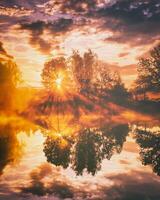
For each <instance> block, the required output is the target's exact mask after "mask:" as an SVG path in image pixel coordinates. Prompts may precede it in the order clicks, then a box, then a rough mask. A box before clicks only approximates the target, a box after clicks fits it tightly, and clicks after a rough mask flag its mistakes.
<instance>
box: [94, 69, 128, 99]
mask: <svg viewBox="0 0 160 200" xmlns="http://www.w3.org/2000/svg"><path fill="white" fill-rule="evenodd" d="M94 86H95V88H94V90H95V93H96V94H98V95H99V97H100V98H104V99H109V100H112V101H114V102H116V103H124V102H126V100H128V97H129V92H128V91H127V89H126V88H125V86H124V84H123V83H122V80H121V77H120V75H119V73H118V72H113V71H111V70H110V69H108V68H107V67H105V66H104V67H103V66H102V67H101V66H100V67H99V70H98V75H97V79H96V81H95V84H94Z"/></svg>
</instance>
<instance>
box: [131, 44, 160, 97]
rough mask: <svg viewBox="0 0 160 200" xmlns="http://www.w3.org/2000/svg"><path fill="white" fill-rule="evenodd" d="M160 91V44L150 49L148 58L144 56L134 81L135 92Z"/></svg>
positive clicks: (144, 94) (144, 93)
mask: <svg viewBox="0 0 160 200" xmlns="http://www.w3.org/2000/svg"><path fill="white" fill-rule="evenodd" d="M150 91H151V92H160V44H158V45H157V46H156V47H155V48H153V49H152V50H151V51H150V56H149V57H148V58H142V59H140V61H139V65H138V77H137V80H136V81H135V83H134V92H135V93H136V94H143V96H144V99H145V98H146V93H147V92H150Z"/></svg>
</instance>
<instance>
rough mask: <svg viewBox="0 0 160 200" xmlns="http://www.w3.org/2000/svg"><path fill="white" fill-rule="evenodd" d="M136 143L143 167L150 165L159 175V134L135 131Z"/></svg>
mask: <svg viewBox="0 0 160 200" xmlns="http://www.w3.org/2000/svg"><path fill="white" fill-rule="evenodd" d="M136 142H137V143H138V144H139V146H140V148H141V149H140V157H141V161H142V164H143V165H150V166H151V167H152V169H153V171H154V172H155V173H156V174H157V175H160V132H151V131H147V130H139V129H137V135H136Z"/></svg>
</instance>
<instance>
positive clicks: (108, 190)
mask: <svg viewBox="0 0 160 200" xmlns="http://www.w3.org/2000/svg"><path fill="white" fill-rule="evenodd" d="M124 164H126V163H124ZM104 176H105V179H102V182H101V183H100V184H98V183H94V186H95V187H96V188H97V189H96V190H93V189H91V188H92V184H91V183H90V182H88V181H85V182H83V184H82V185H81V187H80V188H79V187H77V186H76V185H75V182H70V181H69V180H68V179H67V178H66V177H64V176H63V175H62V174H61V171H59V168H56V167H51V166H50V165H49V164H43V165H41V166H39V167H38V168H36V169H35V170H33V171H32V172H31V175H30V178H31V181H30V185H29V186H28V187H24V188H21V195H22V194H23V195H24V194H28V195H29V194H33V195H37V196H46V195H48V197H49V196H50V195H51V196H52V198H53V197H54V196H55V197H59V198H60V199H65V198H70V199H88V200H89V199H107V200H122V199H123V200H135V199H136V200H148V199H152V200H159V199H160V194H159V186H160V183H159V181H158V179H157V178H156V176H155V175H153V174H151V173H147V172H141V171H136V170H133V171H130V172H128V173H121V174H111V175H104ZM45 177H47V178H48V177H49V179H50V178H51V177H52V180H50V181H49V183H47V182H45ZM105 180H106V181H107V182H108V181H111V182H112V183H113V184H112V185H107V184H106V181H105Z"/></svg>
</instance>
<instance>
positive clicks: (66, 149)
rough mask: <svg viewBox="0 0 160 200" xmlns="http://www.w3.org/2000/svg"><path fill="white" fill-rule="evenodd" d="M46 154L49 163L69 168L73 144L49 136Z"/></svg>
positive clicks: (46, 142) (45, 144)
mask: <svg viewBox="0 0 160 200" xmlns="http://www.w3.org/2000/svg"><path fill="white" fill-rule="evenodd" d="M43 151H44V153H45V155H46V157H47V161H48V162H50V163H52V164H54V165H56V166H63V167H64V168H67V167H68V165H69V163H70V151H71V143H70V142H69V141H67V140H66V139H64V138H61V137H59V138H53V137H52V136H48V137H47V139H46V141H45V142H44V150H43Z"/></svg>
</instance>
